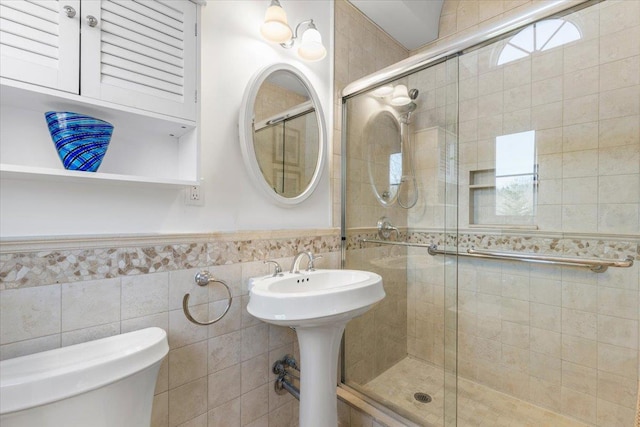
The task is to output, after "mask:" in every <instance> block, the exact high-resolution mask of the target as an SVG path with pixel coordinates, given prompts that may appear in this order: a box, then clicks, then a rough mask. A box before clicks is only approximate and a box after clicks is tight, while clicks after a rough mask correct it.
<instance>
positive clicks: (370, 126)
mask: <svg viewBox="0 0 640 427" xmlns="http://www.w3.org/2000/svg"><path fill="white" fill-rule="evenodd" d="M363 137H364V141H363V144H364V146H365V147H367V165H368V169H369V182H371V186H372V187H373V194H375V196H376V199H378V201H379V202H380V203H381V204H382V205H383V206H390V205H392V204H393V203H394V202H395V201H396V198H397V197H398V189H399V188H400V183H401V180H402V136H401V133H400V123H398V119H396V117H395V116H394V115H393V114H392V113H390V112H389V111H386V110H382V111H379V112H378V113H376V114H374V115H373V116H372V117H371V118H370V119H369V121H368V122H367V125H366V126H365V130H364V136H363Z"/></svg>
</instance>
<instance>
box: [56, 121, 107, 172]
mask: <svg viewBox="0 0 640 427" xmlns="http://www.w3.org/2000/svg"><path fill="white" fill-rule="evenodd" d="M44 116H45V118H46V119H47V126H49V133H50V134H51V139H52V140H53V142H54V144H55V145H56V150H58V155H59V156H60V160H62V165H63V166H64V168H65V169H69V170H77V171H87V172H95V171H97V170H98V167H99V166H100V163H102V158H103V157H104V154H105V153H106V151H107V147H108V146H109V141H110V140H111V134H112V133H113V125H111V123H107V122H105V121H103V120H100V119H95V118H93V117H90V116H85V115H83V114H78V113H70V112H56V111H48V112H47V113H45V115H44Z"/></svg>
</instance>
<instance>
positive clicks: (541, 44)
mask: <svg viewBox="0 0 640 427" xmlns="http://www.w3.org/2000/svg"><path fill="white" fill-rule="evenodd" d="M580 38H581V35H580V31H579V30H578V27H576V26H575V25H573V24H572V23H571V22H568V21H565V20H564V19H547V20H545V21H541V22H538V23H535V24H533V25H530V26H528V27H527V28H525V29H524V30H522V31H520V32H519V33H518V34H516V35H515V36H513V37H512V38H511V39H510V40H509V41H508V42H507V44H506V46H505V47H504V49H502V52H501V53H500V56H499V58H498V65H504V64H507V63H509V62H512V61H516V60H518V59H521V58H525V57H527V56H529V55H531V54H532V53H533V52H542V51H545V50H549V49H552V48H554V47H558V46H562V45H564V44H567V43H570V42H573V41H576V40H580Z"/></svg>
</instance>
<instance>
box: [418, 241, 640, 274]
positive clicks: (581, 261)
mask: <svg viewBox="0 0 640 427" xmlns="http://www.w3.org/2000/svg"><path fill="white" fill-rule="evenodd" d="M428 251H429V255H434V256H435V255H457V256H463V257H472V258H486V259H498V260H510V261H521V262H534V263H540V264H553V265H564V266H569V267H583V268H588V269H589V270H591V271H593V272H595V273H604V272H605V271H607V268H609V267H620V268H628V267H631V266H632V265H633V257H632V256H628V257H627V258H626V259H625V260H623V261H620V260H610V259H593V258H592V259H586V258H570V257H560V256H553V255H540V254H532V253H517V252H500V251H486V250H477V249H473V248H471V249H467V251H466V252H450V251H447V250H443V249H438V247H437V246H436V245H431V246H429V249H428Z"/></svg>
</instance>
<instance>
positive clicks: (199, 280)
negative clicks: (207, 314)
mask: <svg viewBox="0 0 640 427" xmlns="http://www.w3.org/2000/svg"><path fill="white" fill-rule="evenodd" d="M195 281H196V284H197V285H198V286H207V285H208V284H209V283H211V282H218V283H221V284H222V286H224V287H225V289H226V290H227V295H229V302H228V303H227V307H226V308H225V309H224V312H223V313H222V314H221V315H220V316H218V317H216V318H215V319H213V320H209V321H208V322H200V321H199V320H196V319H195V318H194V317H193V316H192V315H191V313H190V312H189V297H190V295H189V294H185V296H184V298H182V310H183V311H184V315H185V316H187V319H189V321H190V322H192V323H195V324H196V325H201V326H207V325H212V324H214V323H216V322H217V321H219V320H220V319H222V318H223V317H224V316H225V314H227V312H228V311H229V309H230V308H231V303H232V302H233V297H232V296H231V289H229V285H227V284H226V283H225V282H224V280H219V279H216V278H214V277H212V276H211V274H209V272H208V271H200V272H198V273H196V276H195Z"/></svg>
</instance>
